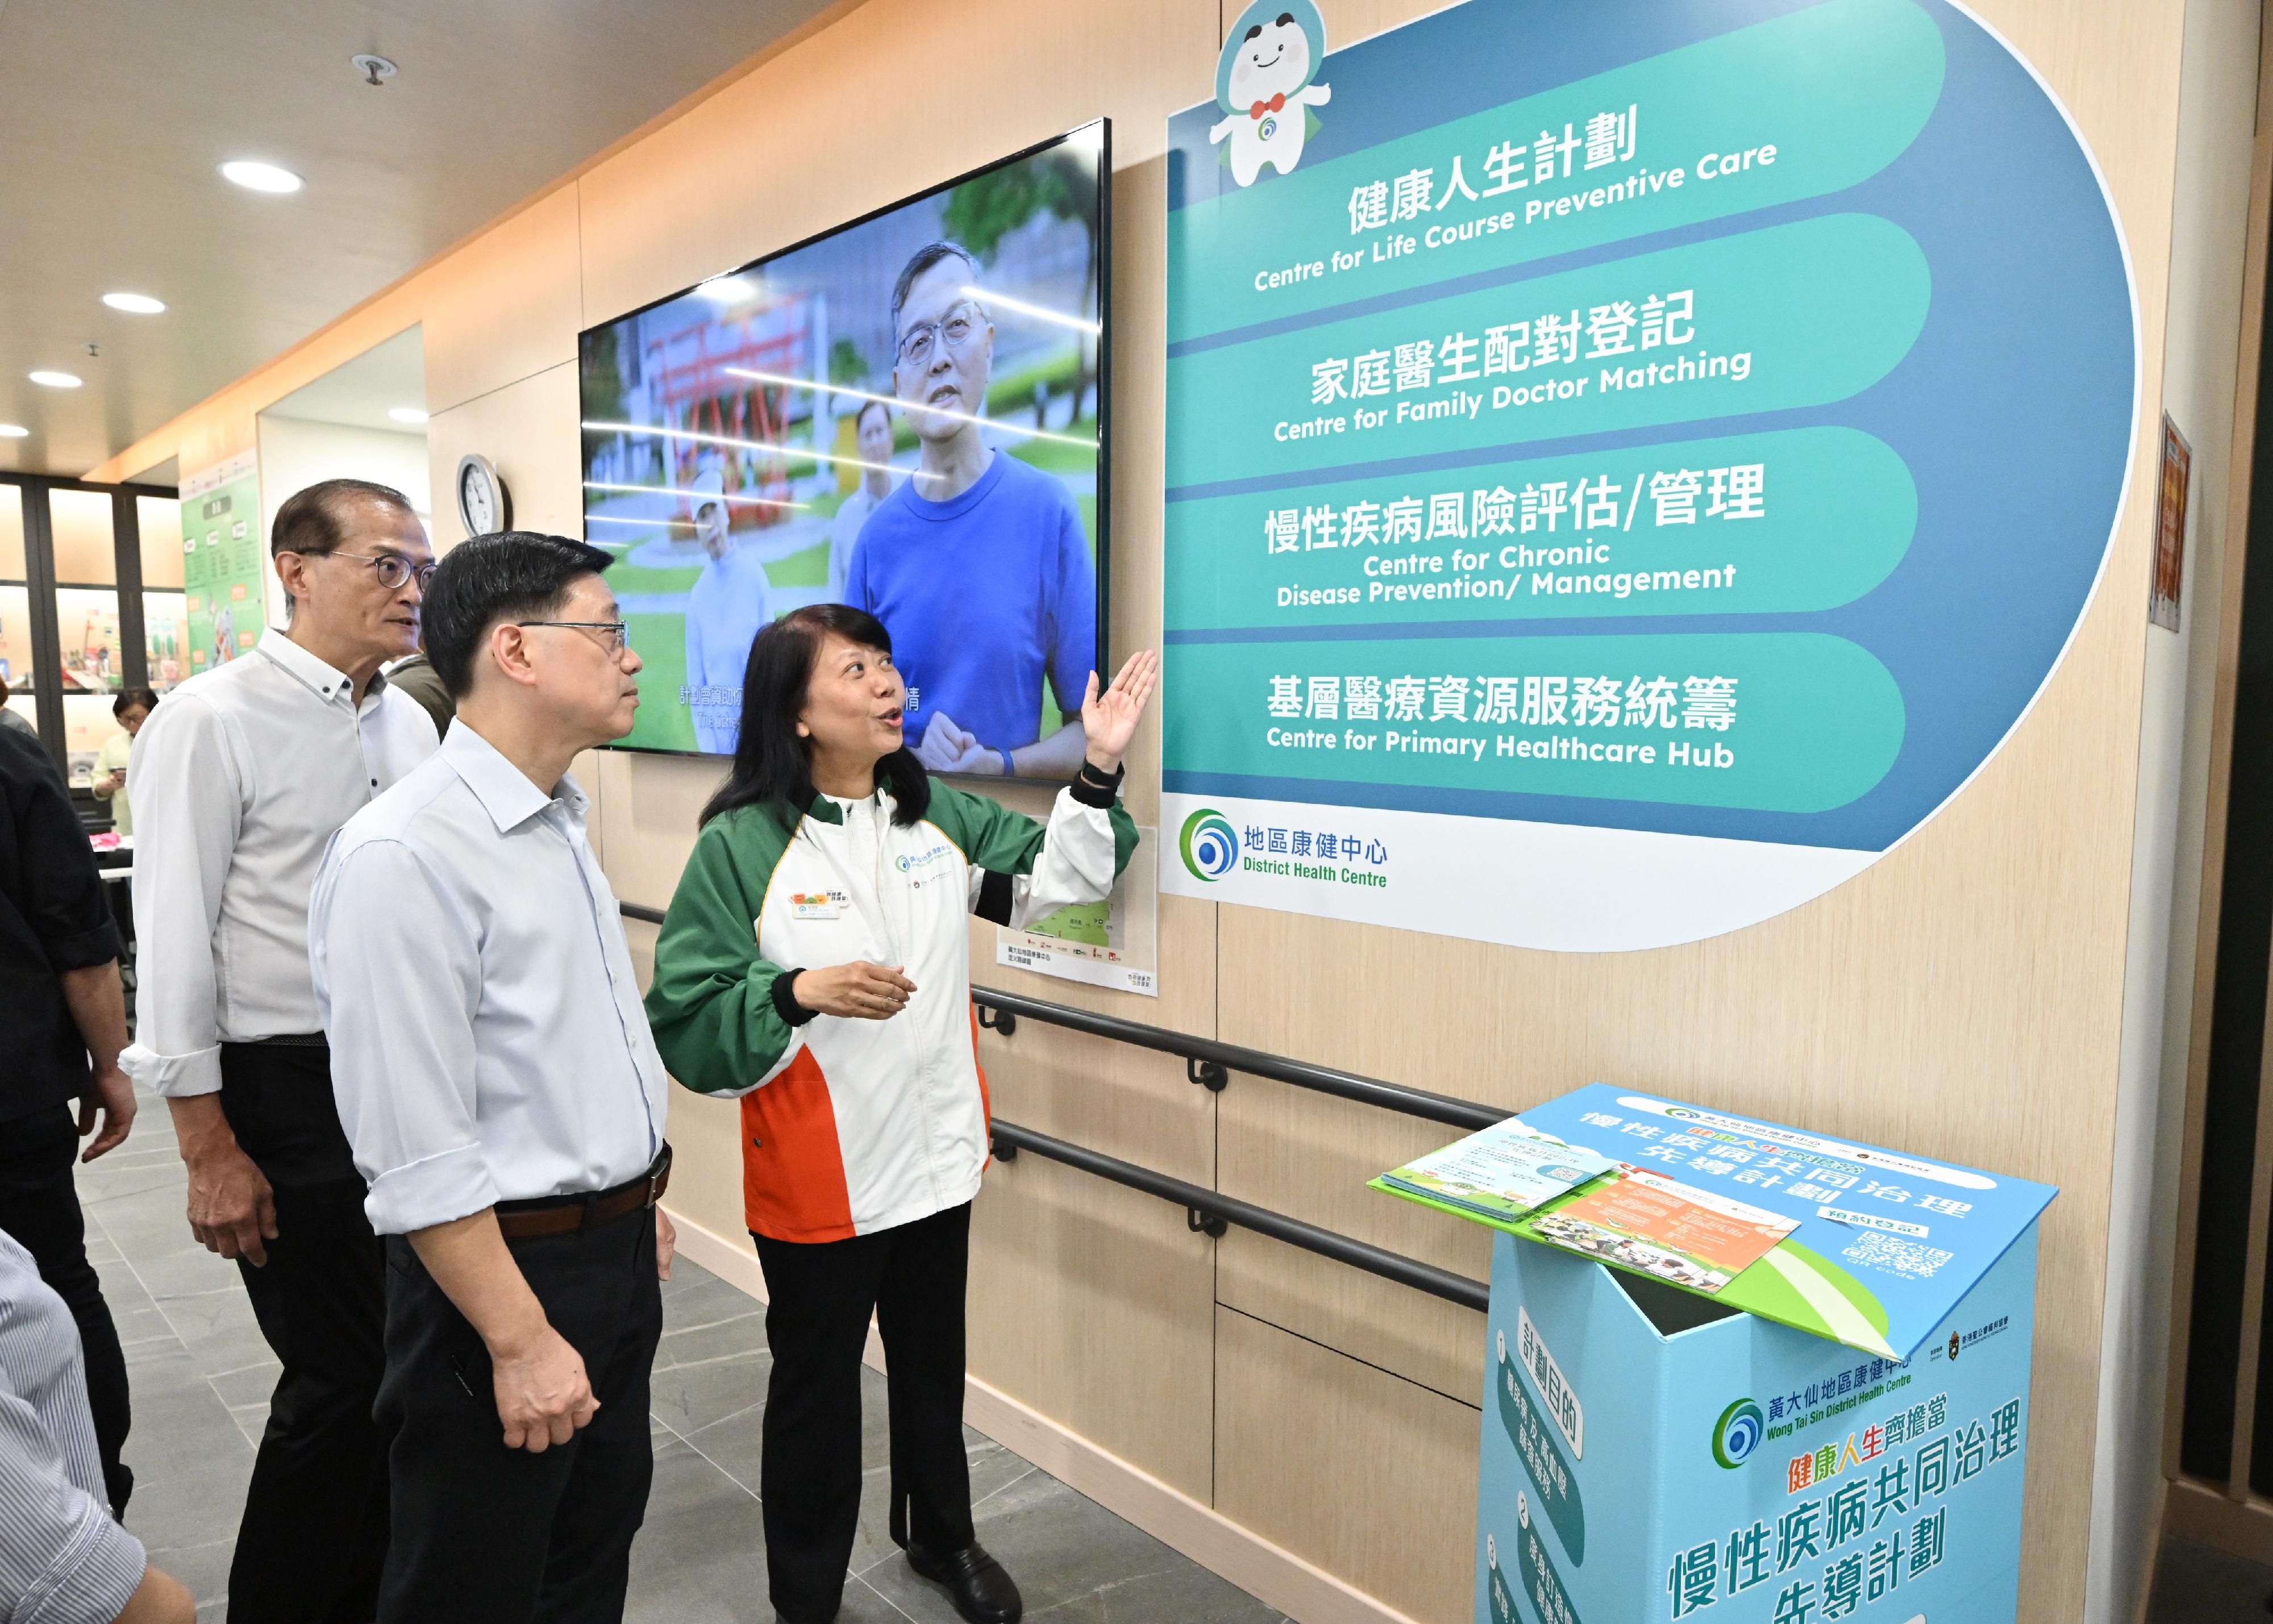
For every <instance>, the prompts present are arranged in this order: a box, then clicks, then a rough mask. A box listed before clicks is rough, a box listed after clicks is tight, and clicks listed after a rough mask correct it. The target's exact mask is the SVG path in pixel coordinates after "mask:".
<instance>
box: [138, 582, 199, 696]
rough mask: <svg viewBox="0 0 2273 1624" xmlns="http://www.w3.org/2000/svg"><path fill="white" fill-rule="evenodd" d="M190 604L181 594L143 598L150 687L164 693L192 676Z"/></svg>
mask: <svg viewBox="0 0 2273 1624" xmlns="http://www.w3.org/2000/svg"><path fill="white" fill-rule="evenodd" d="M189 603H190V601H189V599H188V598H187V597H185V596H184V595H182V594H181V593H178V592H146V593H144V594H143V595H142V633H143V644H144V653H145V655H146V661H147V664H148V668H149V672H150V685H151V686H152V687H153V688H154V689H156V690H157V691H158V692H161V693H163V692H166V690H167V689H169V688H170V687H172V686H173V685H175V684H176V683H177V682H179V681H181V680H182V678H183V677H187V676H188V675H189V674H190V609H189Z"/></svg>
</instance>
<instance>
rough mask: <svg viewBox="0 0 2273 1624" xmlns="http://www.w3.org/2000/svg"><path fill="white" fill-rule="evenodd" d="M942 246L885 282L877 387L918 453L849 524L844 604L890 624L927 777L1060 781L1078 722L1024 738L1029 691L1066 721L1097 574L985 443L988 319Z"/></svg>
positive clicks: (1014, 465)
mask: <svg viewBox="0 0 2273 1624" xmlns="http://www.w3.org/2000/svg"><path fill="white" fill-rule="evenodd" d="M978 281H979V272H978V268H977V267H976V266H975V265H973V263H972V261H971V256H970V254H969V253H968V252H966V251H964V250H963V249H962V248H960V247H958V246H956V244H955V243H926V245H925V246H923V247H922V248H919V249H918V250H917V251H915V253H914V254H913V255H912V256H911V258H909V260H908V262H907V264H906V265H905V266H903V267H902V268H901V270H900V275H899V280H898V281H897V283H896V284H895V286H894V288H893V290H892V332H893V333H894V334H895V342H896V344H897V346H898V348H897V349H896V352H895V355H896V359H895V360H894V363H893V366H892V391H893V393H895V394H896V395H897V396H898V397H899V400H900V410H901V412H902V414H903V415H905V417H906V418H907V420H908V423H909V424H910V426H911V427H912V428H913V429H914V430H915V433H916V439H917V443H918V445H919V447H920V449H919V453H918V455H917V460H916V467H915V468H914V470H913V472H912V473H911V476H910V477H909V479H908V481H907V482H906V483H904V485H902V486H901V487H900V488H899V489H898V490H895V491H893V492H892V494H891V495H890V496H889V497H888V498H885V499H884V500H883V501H882V502H881V503H880V504H879V505H877V508H876V511H875V513H873V514H871V515H870V516H869V519H868V521H867V523H866V525H865V526H864V527H863V528H862V529H861V532H860V547H859V552H858V553H857V554H856V555H855V557H854V558H853V559H852V561H851V568H850V571H849V573H848V574H847V576H846V579H845V582H844V601H845V602H847V603H850V604H851V605H852V607H853V608H855V609H862V610H867V611H868V613H870V614H872V615H874V617H876V618H877V619H879V620H881V621H882V622H883V623H884V624H885V625H888V626H889V627H891V629H892V637H893V640H894V644H895V647H897V649H898V650H899V660H900V670H901V672H902V673H903V675H904V676H905V677H906V678H907V684H908V738H909V742H910V744H911V747H912V748H913V749H914V751H915V753H916V759H917V760H919V761H920V762H922V763H923V764H924V766H926V767H930V768H931V769H932V770H933V771H934V772H941V773H981V774H985V773H1009V774H1018V775H1024V776H1027V777H1035V778H1070V777H1072V776H1073V775H1074V773H1075V770H1076V768H1078V767H1080V766H1081V760H1082V750H1083V745H1082V732H1081V722H1080V721H1079V720H1078V719H1077V718H1076V720H1072V721H1069V722H1065V723H1064V724H1063V725H1062V726H1060V727H1058V728H1055V729H1053V730H1051V732H1050V733H1049V735H1048V736H1047V737H1040V729H1041V724H1042V688H1043V683H1044V681H1045V679H1046V680H1047V682H1048V685H1049V690H1050V693H1051V695H1052V697H1053V698H1054V700H1055V701H1056V708H1057V710H1058V711H1059V712H1060V713H1061V715H1073V714H1074V712H1075V711H1076V707H1078V706H1079V704H1080V702H1081V685H1082V684H1083V682H1084V681H1085V680H1086V679H1087V677H1088V676H1089V674H1090V668H1091V666H1093V665H1094V664H1096V662H1097V572H1096V569H1095V567H1094V566H1093V565H1091V562H1090V556H1089V542H1088V539H1087V537H1086V536H1085V535H1084V534H1083V532H1082V528H1081V514H1080V512H1079V511H1078V510H1077V509H1076V507H1075V506H1074V503H1073V498H1071V497H1070V496H1069V495H1067V494H1066V488H1065V486H1064V484H1063V483H1061V482H1060V481H1058V480H1055V479H1053V478H1052V477H1050V475H1046V474H1044V473H1042V472H1041V471H1040V470H1039V469H1037V468H1033V467H1031V466H1030V465H1029V464H1027V463H1024V462H1022V461H1020V460H1018V459H1017V458H1016V457H1013V456H1011V455H1009V453H1005V452H1001V451H997V450H994V449H993V448H992V447H990V446H989V445H987V444H986V438H985V436H984V434H983V433H982V431H981V429H980V426H979V421H978V420H979V418H980V417H982V416H984V415H986V385H987V378H988V376H989V374H990V372H991V370H992V369H993V366H994V323H993V322H992V321H991V320H989V319H988V318H987V315H986V306H985V304H984V303H981V301H980V300H979V298H978V297H976V294H977V291H978V290H977V288H976V286H975V284H976V283H977V282H978Z"/></svg>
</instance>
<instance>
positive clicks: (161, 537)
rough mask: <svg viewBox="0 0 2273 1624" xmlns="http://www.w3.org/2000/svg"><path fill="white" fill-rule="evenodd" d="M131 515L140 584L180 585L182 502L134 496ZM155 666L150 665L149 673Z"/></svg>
mask: <svg viewBox="0 0 2273 1624" xmlns="http://www.w3.org/2000/svg"><path fill="white" fill-rule="evenodd" d="M134 519H135V523H136V525H137V526H138V527H139V528H140V530H141V532H142V584H143V585H144V586H145V587H153V588H156V589H160V590H162V589H164V588H166V587H174V588H175V589H176V590H179V589H180V587H181V585H182V505H181V504H180V503H179V502H176V501H175V500H174V499H173V498H171V497H136V498H134ZM156 674H157V668H156V667H155V666H153V667H152V668H151V675H152V676H155V675H156Z"/></svg>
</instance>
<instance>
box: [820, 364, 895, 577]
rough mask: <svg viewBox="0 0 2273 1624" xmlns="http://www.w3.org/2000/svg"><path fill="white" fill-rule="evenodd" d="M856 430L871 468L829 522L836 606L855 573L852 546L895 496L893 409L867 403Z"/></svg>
mask: <svg viewBox="0 0 2273 1624" xmlns="http://www.w3.org/2000/svg"><path fill="white" fill-rule="evenodd" d="M852 426H853V429H854V430H855V434H854V438H855V440H856V441H857V443H858V444H859V449H860V460H861V461H862V462H864V463H866V465H867V466H866V468H862V469H861V470H860V483H859V484H857V485H855V486H853V487H852V494H851V496H848V497H846V498H844V502H843V503H842V504H841V505H839V506H838V507H837V509H836V516H835V517H834V518H832V519H831V520H829V602H832V603H842V602H844V582H845V580H846V578H847V577H848V576H849V575H850V573H851V568H852V546H853V543H856V542H858V541H859V539H860V527H861V526H862V525H865V524H866V523H867V522H868V515H869V514H871V513H874V512H875V511H876V508H877V505H879V504H880V503H881V502H882V501H883V499H884V498H886V497H888V496H889V495H891V494H892V476H891V475H890V474H889V472H888V471H887V470H888V469H889V468H890V467H891V465H892V408H890V407H889V406H887V405H885V404H884V403H883V402H882V401H881V400H869V401H866V402H864V403H863V404H862V405H861V408H860V411H859V415H858V416H856V417H855V418H854V419H853V420H852Z"/></svg>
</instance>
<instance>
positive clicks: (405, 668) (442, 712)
mask: <svg viewBox="0 0 2273 1624" xmlns="http://www.w3.org/2000/svg"><path fill="white" fill-rule="evenodd" d="M386 681H387V685H388V686H389V687H394V688H400V689H401V690H402V692H405V693H407V694H409V696H410V697H411V698H412V699H414V700H417V701H418V708H419V709H421V710H423V711H424V712H425V713H426V714H427V715H429V716H431V717H432V718H433V719H434V735H435V737H438V738H447V737H450V719H451V717H452V716H454V715H456V714H457V704H456V701H454V700H452V699H451V698H450V691H449V690H448V689H447V688H446V687H444V686H443V685H442V678H441V677H440V676H439V675H438V674H437V673H436V671H435V670H434V662H432V661H431V660H430V659H428V658H427V657H426V646H425V645H424V643H421V644H420V645H419V646H418V652H417V653H416V654H415V655H411V656H410V657H409V659H408V660H401V661H398V662H395V663H394V664H393V665H390V666H388V667H387V668H386Z"/></svg>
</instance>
